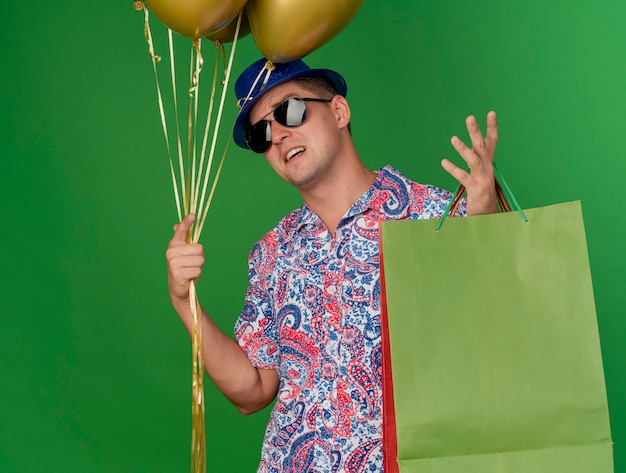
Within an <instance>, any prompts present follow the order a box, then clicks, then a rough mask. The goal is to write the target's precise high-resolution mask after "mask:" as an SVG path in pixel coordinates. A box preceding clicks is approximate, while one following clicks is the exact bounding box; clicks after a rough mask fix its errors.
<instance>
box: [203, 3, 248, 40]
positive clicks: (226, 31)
mask: <svg viewBox="0 0 626 473" xmlns="http://www.w3.org/2000/svg"><path fill="white" fill-rule="evenodd" d="M237 18H238V16H236V17H235V18H234V19H233V20H232V21H231V22H230V23H228V24H227V25H226V26H225V27H224V28H222V29H221V30H219V31H217V32H215V33H213V34H210V35H209V36H207V38H208V39H209V40H211V41H220V42H222V43H230V42H231V41H232V40H233V39H234V37H235V31H236V30H237ZM248 34H250V23H249V22H248V15H246V11H245V10H244V12H243V18H241V26H240V27H239V38H243V37H244V36H246V35H248Z"/></svg>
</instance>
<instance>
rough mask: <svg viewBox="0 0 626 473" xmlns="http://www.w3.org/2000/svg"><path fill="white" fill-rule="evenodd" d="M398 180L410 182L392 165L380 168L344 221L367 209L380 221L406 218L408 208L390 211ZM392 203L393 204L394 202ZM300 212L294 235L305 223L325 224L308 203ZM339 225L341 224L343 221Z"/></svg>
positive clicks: (344, 217)
mask: <svg viewBox="0 0 626 473" xmlns="http://www.w3.org/2000/svg"><path fill="white" fill-rule="evenodd" d="M398 181H406V182H407V183H408V182H410V181H409V180H408V179H407V178H406V177H404V176H403V175H402V174H401V173H400V172H399V171H397V170H396V169H394V168H393V167H392V166H390V165H386V166H385V167H383V168H382V169H379V170H378V171H377V175H376V179H375V180H374V183H373V184H372V186H371V187H370V188H369V189H368V190H367V191H365V192H364V193H363V194H362V195H361V197H359V198H358V199H357V200H356V201H355V202H354V204H353V205H352V207H350V209H349V210H348V211H347V212H346V214H345V215H344V216H343V218H342V221H344V220H346V219H348V218H351V217H354V216H356V215H359V214H363V213H366V212H367V211H372V212H374V214H376V216H375V217H374V218H375V220H378V221H380V220H398V219H402V218H404V217H405V215H406V209H404V211H401V212H397V211H394V212H389V206H390V202H389V200H390V197H393V196H394V195H396V193H394V192H393V190H394V189H393V188H392V186H394V185H396V186H397V183H398ZM390 190H391V192H390ZM391 204H392V205H393V203H391ZM298 213H299V216H298V219H297V222H294V223H295V225H294V226H293V227H292V230H293V232H290V233H292V235H293V233H295V232H297V231H299V230H300V229H301V228H302V227H304V226H305V225H314V226H318V225H323V224H322V221H321V220H320V218H319V217H318V216H317V214H315V213H314V212H313V211H312V210H311V209H310V208H309V207H308V206H307V205H306V204H303V205H302V207H300V209H299V211H298ZM339 225H340V226H341V223H340V224H339ZM292 235H290V236H292Z"/></svg>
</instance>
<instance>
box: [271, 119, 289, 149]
mask: <svg viewBox="0 0 626 473" xmlns="http://www.w3.org/2000/svg"><path fill="white" fill-rule="evenodd" d="M291 131H292V130H291V128H289V127H288V126H285V125H281V124H280V123H278V122H277V121H276V120H272V121H271V123H270V133H271V134H272V137H271V142H272V143H274V144H280V143H281V142H282V141H283V140H284V139H285V138H287V137H289V136H291Z"/></svg>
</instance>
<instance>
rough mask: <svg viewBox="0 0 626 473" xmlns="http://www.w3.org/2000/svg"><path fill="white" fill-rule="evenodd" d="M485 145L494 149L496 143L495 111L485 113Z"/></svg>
mask: <svg viewBox="0 0 626 473" xmlns="http://www.w3.org/2000/svg"><path fill="white" fill-rule="evenodd" d="M485 143H486V144H487V147H488V148H489V149H491V150H492V151H495V149H496V144H497V143H498V117H497V116H496V112H494V111H491V112H489V113H488V114H487V136H486V137H485Z"/></svg>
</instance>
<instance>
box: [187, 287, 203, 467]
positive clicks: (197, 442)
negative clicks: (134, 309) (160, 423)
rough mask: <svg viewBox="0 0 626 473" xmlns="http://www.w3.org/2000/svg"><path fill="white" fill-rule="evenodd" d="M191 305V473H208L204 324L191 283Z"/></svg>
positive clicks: (196, 295)
mask: <svg viewBox="0 0 626 473" xmlns="http://www.w3.org/2000/svg"><path fill="white" fill-rule="evenodd" d="M189 303H190V307H191V314H192V316H193V330H192V337H191V344H192V381H191V386H192V396H191V470H190V471H191V473H205V472H206V428H205V409H204V395H203V393H204V361H203V358H202V343H203V338H202V322H201V320H200V314H201V310H200V302H199V300H198V294H197V293H196V285H195V283H194V282H193V281H190V283H189Z"/></svg>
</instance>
